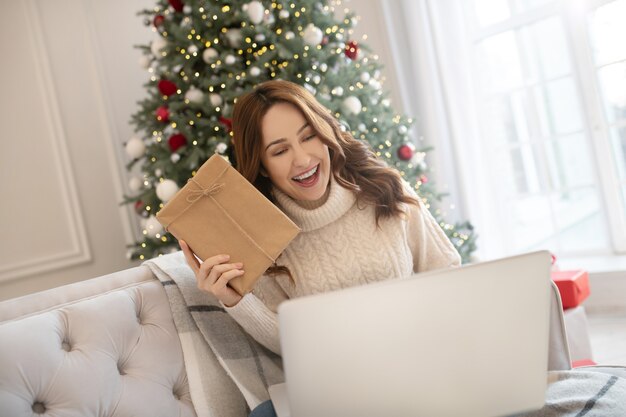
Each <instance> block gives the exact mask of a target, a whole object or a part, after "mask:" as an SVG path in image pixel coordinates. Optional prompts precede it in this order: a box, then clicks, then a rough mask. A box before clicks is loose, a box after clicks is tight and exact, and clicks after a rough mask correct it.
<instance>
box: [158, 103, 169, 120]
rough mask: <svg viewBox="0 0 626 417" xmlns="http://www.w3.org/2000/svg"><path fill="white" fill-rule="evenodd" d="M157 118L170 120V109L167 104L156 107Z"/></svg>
mask: <svg viewBox="0 0 626 417" xmlns="http://www.w3.org/2000/svg"><path fill="white" fill-rule="evenodd" d="M155 114H156V118H157V120H158V121H159V122H163V123H167V122H169V120H170V111H169V109H168V108H167V107H166V106H161V107H159V108H158V109H156V112H155Z"/></svg>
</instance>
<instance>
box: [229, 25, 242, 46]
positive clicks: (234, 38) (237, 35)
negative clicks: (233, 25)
mask: <svg viewBox="0 0 626 417" xmlns="http://www.w3.org/2000/svg"><path fill="white" fill-rule="evenodd" d="M241 38H242V36H241V29H228V31H226V39H227V40H228V44H229V45H230V46H231V47H233V48H239V47H240V46H241Z"/></svg>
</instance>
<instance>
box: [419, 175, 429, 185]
mask: <svg viewBox="0 0 626 417" xmlns="http://www.w3.org/2000/svg"><path fill="white" fill-rule="evenodd" d="M420 182H421V183H422V184H426V183H427V182H428V177H427V176H426V175H420Z"/></svg>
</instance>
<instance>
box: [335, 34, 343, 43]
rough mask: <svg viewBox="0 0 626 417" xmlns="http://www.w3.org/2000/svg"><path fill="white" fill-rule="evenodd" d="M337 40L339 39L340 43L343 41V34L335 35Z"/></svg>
mask: <svg viewBox="0 0 626 417" xmlns="http://www.w3.org/2000/svg"><path fill="white" fill-rule="evenodd" d="M335 39H337V40H338V41H341V40H343V35H342V34H341V33H337V34H335Z"/></svg>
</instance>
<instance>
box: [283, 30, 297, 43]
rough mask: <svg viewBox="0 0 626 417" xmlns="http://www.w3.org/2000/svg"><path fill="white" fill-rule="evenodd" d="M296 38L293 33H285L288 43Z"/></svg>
mask: <svg viewBox="0 0 626 417" xmlns="http://www.w3.org/2000/svg"><path fill="white" fill-rule="evenodd" d="M295 37H296V34H295V33H293V32H292V31H289V32H287V33H285V39H287V40H288V41H289V40H291V39H293V38H295Z"/></svg>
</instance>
